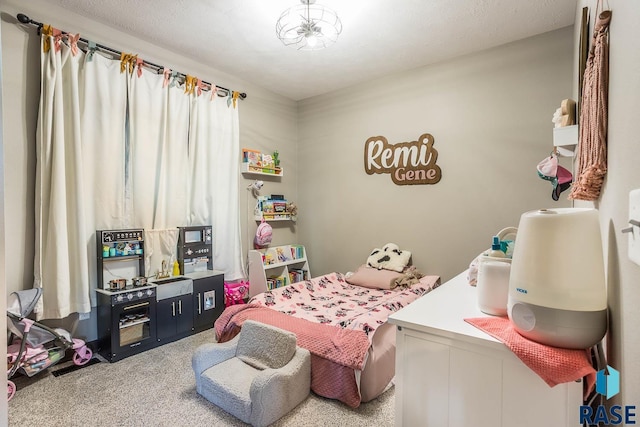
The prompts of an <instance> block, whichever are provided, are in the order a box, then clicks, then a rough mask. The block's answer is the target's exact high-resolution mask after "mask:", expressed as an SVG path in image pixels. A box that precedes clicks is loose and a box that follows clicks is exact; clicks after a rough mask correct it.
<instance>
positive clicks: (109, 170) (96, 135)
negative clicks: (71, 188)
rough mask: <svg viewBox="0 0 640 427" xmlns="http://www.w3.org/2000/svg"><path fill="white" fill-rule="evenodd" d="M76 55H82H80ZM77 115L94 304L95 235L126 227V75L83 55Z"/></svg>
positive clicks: (94, 56) (113, 65)
mask: <svg viewBox="0 0 640 427" xmlns="http://www.w3.org/2000/svg"><path fill="white" fill-rule="evenodd" d="M80 53H82V52H80ZM83 56H84V60H83V64H84V67H83V73H82V74H81V76H80V77H81V87H82V90H81V94H82V96H81V98H80V100H81V115H80V123H81V129H82V146H83V153H82V154H83V156H82V157H83V166H84V169H83V181H84V191H85V196H86V197H85V202H86V203H85V204H84V206H83V207H84V211H85V229H84V230H85V237H84V238H85V239H86V240H85V245H86V251H87V254H88V264H89V272H90V276H89V277H90V297H91V302H92V305H95V304H96V293H95V292H94V291H93V290H94V289H95V288H96V283H97V282H96V279H97V274H101V272H99V273H96V239H95V238H96V235H95V231H96V230H112V229H118V228H127V226H128V224H129V221H128V220H127V215H126V211H125V197H124V196H125V118H126V111H127V76H126V74H121V73H120V66H119V63H118V61H113V60H111V59H109V58H105V57H103V56H101V55H100V54H97V53H96V54H89V55H83Z"/></svg>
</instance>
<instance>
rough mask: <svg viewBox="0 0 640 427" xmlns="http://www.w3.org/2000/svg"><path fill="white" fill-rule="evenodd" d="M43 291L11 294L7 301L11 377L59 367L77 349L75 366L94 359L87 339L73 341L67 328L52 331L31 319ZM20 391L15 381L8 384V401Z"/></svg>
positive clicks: (74, 358) (8, 366)
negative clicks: (53, 366)
mask: <svg viewBox="0 0 640 427" xmlns="http://www.w3.org/2000/svg"><path fill="white" fill-rule="evenodd" d="M41 294H42V289H40V288H34V289H27V290H24V291H17V292H13V293H11V295H9V297H8V299H7V327H8V328H9V331H10V334H9V339H8V342H9V346H8V347H7V369H8V372H7V378H12V377H13V375H14V374H15V373H16V372H18V371H20V372H21V373H23V374H25V375H27V376H28V377H32V376H34V375H35V374H37V373H38V372H40V371H42V370H44V369H46V368H48V367H49V366H52V365H55V364H56V363H58V362H59V361H60V360H61V359H63V358H64V355H65V352H66V351H67V350H68V349H69V348H73V349H74V350H75V353H74V354H73V363H75V364H76V365H79V366H80V365H84V364H86V363H87V362H89V360H91V357H92V356H93V353H92V351H91V349H90V348H88V347H87V346H86V345H85V343H84V341H83V340H80V339H75V338H71V334H69V332H67V331H66V330H64V329H60V328H56V329H51V328H49V327H47V326H45V325H43V324H41V323H38V322H35V321H33V320H30V319H27V318H26V316H28V315H29V314H31V311H32V310H33V309H34V307H35V305H36V303H37V302H38V299H39V298H40V295H41ZM15 392H16V385H15V383H14V382H13V381H11V380H9V381H8V382H7V400H11V398H12V397H13V395H14V394H15Z"/></svg>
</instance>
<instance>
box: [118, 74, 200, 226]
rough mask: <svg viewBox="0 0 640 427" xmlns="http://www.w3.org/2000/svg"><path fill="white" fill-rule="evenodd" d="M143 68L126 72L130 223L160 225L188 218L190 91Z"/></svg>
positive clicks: (182, 222) (173, 223) (184, 220)
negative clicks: (127, 80)
mask: <svg viewBox="0 0 640 427" xmlns="http://www.w3.org/2000/svg"><path fill="white" fill-rule="evenodd" d="M163 85H164V77H163V75H162V74H156V73H153V72H150V71H149V70H146V69H143V70H142V73H141V74H140V76H139V77H138V74H137V73H134V74H133V75H131V76H130V77H129V151H130V153H131V156H130V159H129V164H130V170H131V173H130V176H131V198H132V199H131V203H132V204H131V205H132V207H133V211H132V212H133V225H134V226H135V227H140V228H145V229H164V228H167V227H177V226H181V225H184V224H185V223H186V220H187V217H186V216H187V203H186V202H187V190H186V188H187V173H188V137H189V97H188V96H187V95H186V94H185V93H184V90H183V89H182V88H181V87H178V86H176V85H173V84H168V85H167V86H166V87H163Z"/></svg>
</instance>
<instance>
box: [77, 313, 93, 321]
mask: <svg viewBox="0 0 640 427" xmlns="http://www.w3.org/2000/svg"><path fill="white" fill-rule="evenodd" d="M90 317H91V313H78V320H89V318H90Z"/></svg>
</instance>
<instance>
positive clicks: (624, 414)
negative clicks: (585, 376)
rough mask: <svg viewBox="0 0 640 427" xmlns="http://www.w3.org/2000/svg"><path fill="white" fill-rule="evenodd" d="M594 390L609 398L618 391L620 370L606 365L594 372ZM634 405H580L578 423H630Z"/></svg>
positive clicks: (633, 421) (632, 417)
mask: <svg viewBox="0 0 640 427" xmlns="http://www.w3.org/2000/svg"><path fill="white" fill-rule="evenodd" d="M596 392H597V393H599V394H601V395H603V396H605V397H606V398H607V400H608V399H611V398H612V397H613V396H615V395H616V394H618V393H620V372H618V371H616V370H615V369H613V368H612V367H611V366H609V365H607V367H606V368H605V369H601V370H599V371H598V372H597V373H596ZM635 411H636V407H635V405H625V406H621V405H613V406H611V407H609V408H608V407H607V406H605V405H598V406H596V407H591V406H589V405H582V406H580V424H582V425H607V426H609V425H621V424H624V425H631V424H635V423H636V420H635V417H636V412H635Z"/></svg>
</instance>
